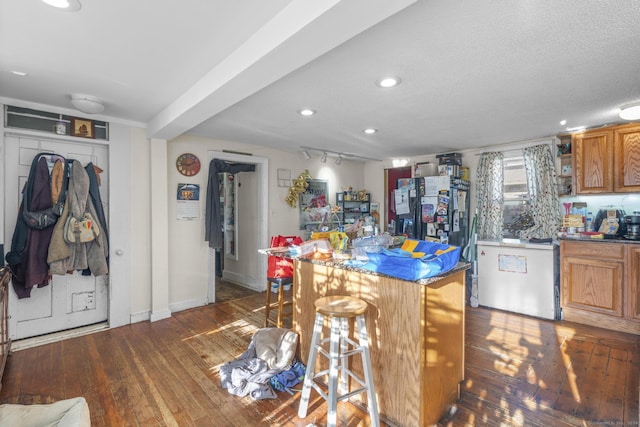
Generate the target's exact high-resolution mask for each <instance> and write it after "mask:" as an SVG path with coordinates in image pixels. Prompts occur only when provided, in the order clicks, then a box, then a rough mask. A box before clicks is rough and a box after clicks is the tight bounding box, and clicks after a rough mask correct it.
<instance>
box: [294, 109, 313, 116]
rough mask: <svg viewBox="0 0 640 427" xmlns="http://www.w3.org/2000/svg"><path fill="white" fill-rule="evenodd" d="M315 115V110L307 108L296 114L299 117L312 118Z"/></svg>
mask: <svg viewBox="0 0 640 427" xmlns="http://www.w3.org/2000/svg"><path fill="white" fill-rule="evenodd" d="M315 113H316V110H311V109H309V108H304V109H302V110H300V111H298V114H300V115H301V116H313V115H314V114H315Z"/></svg>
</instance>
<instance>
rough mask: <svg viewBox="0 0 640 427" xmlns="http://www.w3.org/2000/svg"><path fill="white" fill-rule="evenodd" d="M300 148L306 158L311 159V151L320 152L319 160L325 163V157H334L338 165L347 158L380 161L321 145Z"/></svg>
mask: <svg viewBox="0 0 640 427" xmlns="http://www.w3.org/2000/svg"><path fill="white" fill-rule="evenodd" d="M300 149H301V150H302V157H304V158H305V159H306V160H309V159H311V157H312V156H311V153H320V161H321V162H322V163H327V157H335V158H336V160H335V162H336V165H340V164H341V163H342V161H343V160H344V159H347V160H360V161H363V160H376V161H380V159H374V158H372V157H364V156H358V155H357V154H350V153H341V152H339V151H333V150H327V149H326V148H321V147H300Z"/></svg>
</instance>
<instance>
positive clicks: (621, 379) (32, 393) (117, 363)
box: [0, 283, 640, 427]
mask: <svg viewBox="0 0 640 427" xmlns="http://www.w3.org/2000/svg"><path fill="white" fill-rule="evenodd" d="M216 295H217V301H218V302H216V303H215V304H210V305H208V306H205V307H200V308H194V309H191V310H185V311H182V312H179V313H175V314H174V315H173V316H172V317H171V318H169V319H165V320H161V321H158V322H154V323H149V322H142V323H137V324H133V325H128V326H123V327H120V328H114V329H111V330H106V331H102V332H97V333H94V334H91V335H86V336H82V337H77V338H72V339H68V340H65V341H60V342H56V343H52V344H46V345H42V346H39V347H33V348H28V349H24V350H19V351H15V352H14V353H13V354H12V355H11V356H10V357H9V361H8V364H7V368H6V371H5V374H4V379H3V386H2V389H1V390H0V403H22V404H31V403H49V402H53V401H56V400H60V399H65V398H70V397H75V396H84V397H85V398H86V399H87V402H88V403H89V408H90V410H91V421H92V425H93V426H242V427H245V426H307V425H310V424H313V423H315V424H316V425H324V424H325V423H326V416H325V414H326V404H325V403H324V402H323V401H322V400H321V399H320V398H319V397H318V396H317V394H315V393H312V401H311V404H310V407H309V415H308V416H307V418H306V419H304V420H303V419H299V418H298V417H297V415H296V413H297V407H298V400H299V393H296V394H295V395H293V396H292V395H289V394H287V393H279V394H278V398H277V399H274V400H260V401H254V400H252V399H251V398H249V397H247V398H240V397H236V396H232V395H230V394H228V393H227V391H226V390H224V389H222V388H221V386H220V379H219V376H218V368H219V366H220V365H221V364H224V363H225V362H227V361H230V360H233V359H234V358H236V357H237V356H238V355H239V354H241V353H242V352H243V351H244V350H246V348H247V345H248V343H249V341H250V339H251V336H252V335H253V333H254V332H255V331H256V330H257V329H259V328H260V327H262V326H263V323H264V311H263V306H264V301H265V296H264V293H255V292H252V291H249V290H246V289H243V288H239V287H236V286H233V285H230V284H224V283H220V285H219V286H218V291H217V293H216ZM466 338H467V340H466V353H465V357H466V370H465V377H466V378H465V381H464V382H463V383H462V385H461V399H460V401H459V402H458V403H457V404H456V406H455V408H454V410H452V412H451V414H449V415H447V416H445V417H443V419H442V420H441V421H440V423H439V425H440V426H480V425H489V426H534V427H535V426H539V427H542V426H545V427H549V426H553V427H555V426H632V425H637V424H638V409H639V408H638V387H639V383H638V376H639V373H640V369H639V368H640V352H639V351H638V350H639V348H638V347H639V343H638V337H637V336H635V335H630V334H624V333H617V332H612V331H607V330H603V329H598V328H593V327H586V326H582V325H578V324H571V323H568V322H550V321H544V320H539V319H534V318H531V317H526V316H519V315H516V314H511V313H505V312H500V311H493V310H487V309H483V308H471V307H467V319H466ZM389 363H393V361H389ZM399 380H400V381H401V379H399ZM338 414H339V423H340V425H342V426H349V427H355V426H368V425H369V420H368V417H367V415H366V413H365V412H363V411H361V410H360V409H359V408H357V407H355V406H353V405H351V404H349V403H342V404H340V405H339V408H338ZM383 425H387V424H384V423H383Z"/></svg>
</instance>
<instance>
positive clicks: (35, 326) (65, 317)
mask: <svg viewBox="0 0 640 427" xmlns="http://www.w3.org/2000/svg"><path fill="white" fill-rule="evenodd" d="M39 152H52V153H55V154H59V155H61V156H64V157H65V158H67V159H74V160H78V161H80V162H81V163H82V165H83V166H86V165H87V164H88V163H89V162H92V163H93V164H94V165H96V166H99V167H100V168H101V169H102V170H103V172H102V173H101V174H100V181H101V186H100V196H101V198H102V203H103V208H104V211H105V214H108V212H109V209H108V203H109V189H108V185H107V184H108V182H109V177H108V175H109V165H108V162H109V151H108V146H107V145H105V144H99V143H92V142H86V143H84V142H76V141H72V140H69V141H64V140H47V139H38V138H33V137H24V136H6V137H5V158H4V170H5V177H4V178H5V203H4V206H5V215H4V218H5V230H4V235H5V237H6V239H5V252H8V251H9V250H10V247H9V246H10V244H11V237H12V236H13V231H14V229H15V224H16V216H17V212H18V208H19V205H20V201H21V197H22V195H21V191H22V188H23V187H24V184H25V183H26V181H27V178H28V176H29V169H30V167H31V162H32V160H33V158H34V157H35V156H36V154H38V153H39ZM107 221H108V218H107ZM108 283H109V280H108V277H107V276H100V277H94V276H83V275H82V274H81V273H80V272H74V273H73V274H67V275H64V276H60V275H54V276H53V278H52V281H51V283H50V284H49V286H45V287H43V288H37V287H34V288H33V290H32V291H31V297H30V298H23V299H18V297H17V296H16V294H15V291H13V289H10V292H9V296H10V299H9V315H10V320H9V334H10V336H11V338H12V339H14V340H15V339H22V338H28V337H33V336H37V335H43V334H49V333H52V332H58V331H62V330H66V329H72V328H77V327H81V326H86V325H91V324H95V323H100V322H104V321H106V320H107V317H108V311H107V310H108V301H109V298H108V286H107V285H108Z"/></svg>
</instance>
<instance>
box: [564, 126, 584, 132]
mask: <svg viewBox="0 0 640 427" xmlns="http://www.w3.org/2000/svg"><path fill="white" fill-rule="evenodd" d="M586 128H587V127H586V126H576V127H572V128H566V129H567V132H579V131H582V130H585V129H586Z"/></svg>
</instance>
